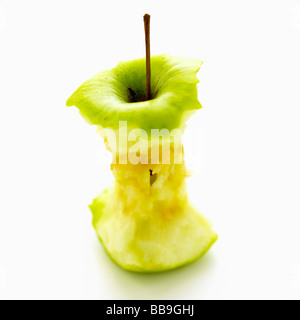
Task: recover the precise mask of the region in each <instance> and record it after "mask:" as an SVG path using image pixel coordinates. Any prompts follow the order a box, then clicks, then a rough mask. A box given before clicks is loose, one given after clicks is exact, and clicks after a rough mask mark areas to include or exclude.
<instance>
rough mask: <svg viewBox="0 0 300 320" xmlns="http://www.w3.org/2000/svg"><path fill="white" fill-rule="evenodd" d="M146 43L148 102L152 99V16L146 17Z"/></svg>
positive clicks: (146, 15)
mask: <svg viewBox="0 0 300 320" xmlns="http://www.w3.org/2000/svg"><path fill="white" fill-rule="evenodd" d="M144 26H145V41H146V100H150V99H151V61H150V59H151V56H150V15H149V14H145V15H144Z"/></svg>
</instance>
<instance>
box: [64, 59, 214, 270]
mask: <svg viewBox="0 0 300 320" xmlns="http://www.w3.org/2000/svg"><path fill="white" fill-rule="evenodd" d="M151 62H152V79H151V88H152V97H153V99H152V100H149V101H144V96H145V59H140V60H135V61H129V62H127V63H126V62H124V63H121V64H120V65H119V66H117V67H116V68H115V69H113V70H111V71H106V72H103V73H100V74H98V75H97V76H95V77H94V78H92V79H91V80H89V81H88V82H86V83H85V84H83V85H82V86H81V87H80V88H79V89H78V90H77V91H76V92H75V93H74V94H73V95H72V96H71V98H70V99H69V100H68V102H67V105H68V106H72V105H75V106H76V107H78V108H79V110H80V112H81V114H82V115H83V117H84V118H85V119H86V120H87V121H88V122H90V123H91V124H94V125H97V126H99V127H100V128H101V130H102V129H103V128H110V129H113V130H115V131H116V132H117V131H118V130H119V129H118V126H119V123H120V121H127V124H128V130H130V129H136V128H138V129H144V130H145V131H146V132H147V133H149V134H150V132H151V129H159V130H161V129H168V130H169V131H171V130H173V129H175V128H181V129H183V128H184V126H185V121H186V120H187V119H188V117H189V116H190V115H191V114H192V113H193V112H195V110H197V109H199V108H201V105H200V103H199V101H198V98H197V87H196V85H197V83H198V79H197V77H196V73H197V72H198V70H199V69H200V66H201V64H202V62H201V61H198V60H193V59H184V58H174V57H171V56H166V55H162V56H156V57H153V58H152V59H151ZM101 130H100V131H101ZM106 144H107V148H108V149H109V150H110V151H112V150H113V147H112V146H111V145H110V144H109V142H108V141H106ZM150 152H151V149H150V150H149V153H150ZM172 153H174V149H172V148H171V157H170V159H173V160H171V162H170V163H169V164H155V165H153V164H151V161H149V162H148V163H149V164H137V165H133V164H130V163H128V164H113V165H112V170H113V173H114V176H115V183H114V185H113V186H112V187H111V188H109V189H107V190H105V191H104V192H103V193H101V194H100V196H99V197H98V198H96V199H95V200H94V202H93V204H92V205H91V206H90V208H91V211H92V213H93V225H94V227H95V229H96V231H97V234H98V236H99V239H100V240H101V242H102V244H103V246H104V248H105V250H106V252H107V253H108V255H109V256H110V257H111V259H112V260H113V261H114V262H115V263H117V264H118V265H119V266H121V267H122V268H123V269H126V270H129V271H134V272H146V273H151V272H161V271H166V270H171V269H174V268H178V267H180V266H183V265H186V264H189V263H191V262H193V261H195V260H197V259H199V258H200V257H202V256H203V255H204V254H205V253H206V252H207V251H208V250H209V248H210V247H211V246H212V245H213V243H214V242H215V241H216V240H217V235H216V234H215V233H214V231H213V229H212V226H211V224H210V222H208V221H207V220H206V218H205V217H203V216H202V215H201V214H200V213H199V212H198V211H197V210H196V209H195V208H194V207H193V205H192V204H191V203H190V201H189V199H188V195H187V189H186V181H185V179H186V177H187V173H186V167H185V163H184V162H183V163H181V164H175V161H174V157H172V155H174V154H172ZM117 163H118V162H117Z"/></svg>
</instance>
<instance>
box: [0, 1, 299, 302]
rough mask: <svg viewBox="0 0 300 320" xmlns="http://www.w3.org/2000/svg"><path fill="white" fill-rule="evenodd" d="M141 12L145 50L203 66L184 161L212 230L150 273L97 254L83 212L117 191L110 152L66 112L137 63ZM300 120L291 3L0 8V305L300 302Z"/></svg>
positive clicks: (294, 6)
mask: <svg viewBox="0 0 300 320" xmlns="http://www.w3.org/2000/svg"><path fill="white" fill-rule="evenodd" d="M146 12H148V13H150V14H151V15H152V29H151V30H152V31H151V37H152V53H153V54H160V53H170V54H172V55H175V56H176V55H177V56H188V57H193V58H199V59H202V60H204V61H205V64H204V66H203V69H202V70H201V72H200V73H199V78H200V80H201V83H200V84H199V99H200V101H201V102H202V104H203V106H204V108H203V109H202V110H200V111H199V112H198V113H197V115H196V116H194V117H193V118H192V119H191V120H190V121H189V129H188V131H187V135H186V153H187V154H188V155H189V158H188V160H189V163H190V164H191V166H192V167H193V168H194V169H195V172H196V174H195V176H194V177H193V178H191V179H189V189H190V196H191V199H192V200H193V202H194V203H195V204H196V206H197V207H198V208H199V209H200V210H201V211H202V212H203V213H204V214H205V215H206V216H207V217H208V218H209V219H210V220H211V221H212V222H213V223H214V227H215V230H216V231H217V232H218V234H219V240H218V242H217V243H216V244H215V246H214V247H213V248H212V250H211V251H210V253H209V254H207V255H206V256H205V257H204V258H203V259H202V260H200V261H199V262H197V263H195V264H193V265H191V266H188V267H185V268H183V269H180V270H177V271H173V272H169V273H165V274H159V275H138V274H131V273H128V272H125V271H123V270H121V269H119V268H118V267H117V266H115V265H114V264H113V263H112V262H111V261H110V260H109V259H108V258H107V256H106V255H105V253H104V252H103V249H102V247H101V245H100V243H99V242H98V240H97V237H96V234H95V232H94V230H93V228H92V225H91V214H90V212H89V209H88V204H89V203H90V202H91V201H92V199H93V198H94V197H95V196H97V195H98V194H99V193H100V192H101V190H102V189H104V188H105V187H107V186H108V185H110V184H111V183H112V181H113V180H112V175H111V173H110V170H109V165H110V155H109V154H108V152H107V151H106V150H105V147H104V144H103V142H102V141H101V138H100V137H99V136H98V135H97V134H96V129H95V128H93V127H91V126H89V125H88V124H87V123H85V122H84V120H83V119H82V118H81V117H80V116H79V114H78V112H77V110H76V109H75V108H67V107H65V101H66V100H67V98H68V97H69V95H70V94H71V93H73V91H74V90H75V89H76V88H77V87H78V86H79V85H80V84H81V83H82V82H84V81H85V80H87V79H89V78H90V77H91V76H93V75H94V74H96V73H98V72H99V71H102V70H106V69H110V68H112V67H114V66H115V65H116V64H117V62H118V61H120V60H129V59H134V58H138V57H142V56H144V38H143V22H142V16H143V14H144V13H146ZM299 124H300V3H299V1H296V0H295V1H291V0H281V1H277V0H252V1H239V0H235V1H233V0H229V1H222V0H219V1H199V0H197V1H191V0H190V1H189V0H187V1H177V0H172V1H170V0H163V1H162V0H160V1H155V0H151V1H142V0H135V1H123V0H120V1H114V0H110V1H100V0H97V1H89V0H84V1H77V0H70V1H68V0H59V1H58V0H52V1H40V0H36V1H33V0H27V1H23V0H22V1H21V0H19V1H17V0H6V1H5V0H0V200H1V201H0V298H3V299H299V298H300V249H299V245H300V232H299V229H300V216H299V215H300V197H299V196H300V144H299V142H300V141H299V140H300V125H299ZM195 148H197V150H198V152H197V154H195V153H193V149H195Z"/></svg>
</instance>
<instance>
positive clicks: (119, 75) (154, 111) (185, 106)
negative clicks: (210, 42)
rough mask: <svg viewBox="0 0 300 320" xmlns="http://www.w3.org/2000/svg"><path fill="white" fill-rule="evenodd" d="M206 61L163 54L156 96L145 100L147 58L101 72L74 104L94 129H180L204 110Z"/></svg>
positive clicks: (155, 71) (157, 60) (156, 63)
mask: <svg viewBox="0 0 300 320" xmlns="http://www.w3.org/2000/svg"><path fill="white" fill-rule="evenodd" d="M202 63H203V62H202V61H200V60H196V59H188V58H179V57H172V56H169V55H159V56H153V57H151V75H152V77H151V88H152V90H151V94H152V99H151V100H148V101H140V102H132V100H133V97H132V94H131V93H132V92H134V94H135V100H137V101H139V100H143V98H144V97H145V95H146V93H145V88H146V83H145V81H146V80H145V79H146V74H145V72H146V71H145V58H144V59H137V60H132V61H128V62H121V63H119V65H118V66H117V67H115V68H114V69H112V70H109V71H104V72H100V73H99V74H97V75H96V76H94V77H93V78H91V79H90V80H88V81H87V82H85V83H84V84H83V85H82V86H80V87H79V88H78V89H77V90H76V91H75V93H74V94H73V95H72V96H71V97H70V98H69V99H68V101H67V106H69V107H71V106H76V107H77V108H78V109H79V111H80V113H81V115H82V116H83V117H84V118H85V119H86V121H88V122H89V123H90V124H93V125H99V126H101V127H103V128H112V129H118V126H119V122H120V121H127V123H128V127H129V128H132V129H137V128H140V129H144V130H146V131H147V133H150V132H151V129H160V130H161V129H168V130H169V131H172V130H173V129H176V128H180V127H181V126H182V125H183V124H184V123H185V121H186V120H187V119H188V117H190V115H191V114H192V113H193V112H195V111H196V110H198V109H200V108H201V104H200V102H199V101H198V96H197V84H198V83H199V80H198V79H197V76H196V74H197V72H198V71H199V70H200V68H201V65H202Z"/></svg>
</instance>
